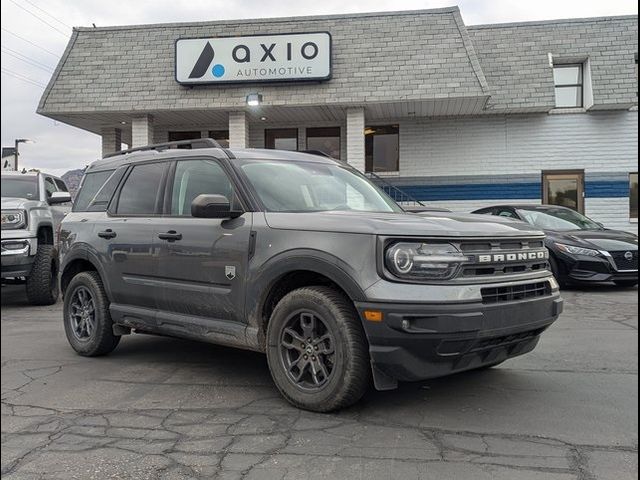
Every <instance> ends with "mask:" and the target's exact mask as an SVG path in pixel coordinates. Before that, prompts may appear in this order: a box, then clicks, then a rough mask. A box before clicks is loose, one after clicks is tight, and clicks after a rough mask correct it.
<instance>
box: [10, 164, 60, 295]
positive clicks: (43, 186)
mask: <svg viewBox="0 0 640 480" xmlns="http://www.w3.org/2000/svg"><path fill="white" fill-rule="evenodd" d="M70 209H71V195H70V194H69V192H68V191H67V186H66V185H65V183H64V182H63V181H62V180H61V179H60V178H57V177H54V176H53V175H49V174H46V173H40V172H28V173H18V172H2V282H3V283H9V282H11V283H15V282H21V283H25V284H26V289H27V299H28V300H29V303H31V304H32V305H51V304H53V303H55V302H56V301H57V300H58V254H57V252H56V250H55V246H54V243H55V242H54V235H55V232H56V230H57V228H58V226H59V225H60V222H61V221H62V218H63V217H64V215H65V214H66V213H67V212H68V211H69V210H70Z"/></svg>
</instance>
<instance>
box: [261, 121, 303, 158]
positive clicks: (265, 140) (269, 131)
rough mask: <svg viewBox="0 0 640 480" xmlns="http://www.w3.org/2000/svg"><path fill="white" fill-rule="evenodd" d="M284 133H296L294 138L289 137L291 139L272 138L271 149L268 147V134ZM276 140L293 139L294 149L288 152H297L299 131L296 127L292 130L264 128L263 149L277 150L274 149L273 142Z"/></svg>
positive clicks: (298, 148)
mask: <svg viewBox="0 0 640 480" xmlns="http://www.w3.org/2000/svg"><path fill="white" fill-rule="evenodd" d="M285 131H291V132H296V133H295V137H293V136H291V137H273V147H270V146H269V143H268V142H269V133H273V132H285ZM278 138H295V139H296V149H295V150H288V151H290V152H297V151H299V150H300V131H299V129H298V128H296V127H292V128H265V129H264V148H265V149H267V150H277V149H276V148H275V141H276V140H277V139H278Z"/></svg>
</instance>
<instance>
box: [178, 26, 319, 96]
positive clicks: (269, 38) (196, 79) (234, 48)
mask: <svg viewBox="0 0 640 480" xmlns="http://www.w3.org/2000/svg"><path fill="white" fill-rule="evenodd" d="M329 78H331V35H329V33H328V32H318V33H292V34H281V35H256V36H247V37H219V38H185V39H180V40H178V41H176V80H177V81H178V82H179V83H182V84H187V85H191V84H198V83H238V82H291V81H305V80H315V81H320V80H328V79H329Z"/></svg>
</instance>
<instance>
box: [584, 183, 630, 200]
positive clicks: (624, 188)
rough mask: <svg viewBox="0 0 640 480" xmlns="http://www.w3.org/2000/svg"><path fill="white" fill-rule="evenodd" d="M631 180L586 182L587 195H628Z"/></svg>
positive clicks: (617, 196)
mask: <svg viewBox="0 0 640 480" xmlns="http://www.w3.org/2000/svg"><path fill="white" fill-rule="evenodd" d="M629 193H630V188H629V181H628V180H627V181H596V182H586V185H585V195H586V196H587V197H588V198H620V197H628V196H629Z"/></svg>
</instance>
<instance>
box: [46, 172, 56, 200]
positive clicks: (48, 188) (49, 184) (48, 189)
mask: <svg viewBox="0 0 640 480" xmlns="http://www.w3.org/2000/svg"><path fill="white" fill-rule="evenodd" d="M44 188H45V191H46V192H47V198H49V197H50V196H51V194H52V193H53V192H57V191H58V189H57V188H56V184H55V183H53V179H52V178H51V177H46V178H45V179H44Z"/></svg>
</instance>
